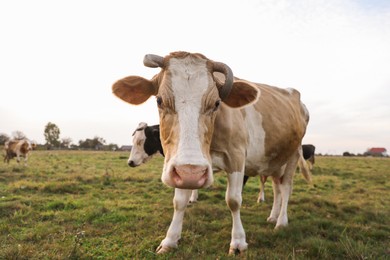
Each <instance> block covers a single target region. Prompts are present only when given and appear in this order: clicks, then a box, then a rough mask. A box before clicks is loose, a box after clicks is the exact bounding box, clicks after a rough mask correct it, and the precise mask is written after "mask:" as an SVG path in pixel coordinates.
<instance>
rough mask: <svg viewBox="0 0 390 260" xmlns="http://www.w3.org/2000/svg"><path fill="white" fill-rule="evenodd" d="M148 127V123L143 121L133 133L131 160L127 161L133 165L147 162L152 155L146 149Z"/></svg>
mask: <svg viewBox="0 0 390 260" xmlns="http://www.w3.org/2000/svg"><path fill="white" fill-rule="evenodd" d="M146 127H147V124H146V123H143V122H141V123H139V125H138V127H137V129H136V130H135V131H134V133H133V147H132V148H131V152H130V157H129V160H128V161H127V163H128V165H129V166H131V167H136V166H139V165H141V164H143V163H145V162H146V161H147V160H148V159H149V157H150V155H148V154H147V153H146V152H145V149H144V146H145V140H146V136H145V128H146Z"/></svg>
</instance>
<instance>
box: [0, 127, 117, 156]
mask: <svg viewBox="0 0 390 260" xmlns="http://www.w3.org/2000/svg"><path fill="white" fill-rule="evenodd" d="M43 134H44V136H45V140H46V143H45V144H37V149H47V150H51V149H72V150H110V151H113V150H114V151H115V150H118V145H117V144H113V143H110V144H106V140H104V139H103V138H101V137H98V136H95V137H94V138H92V139H90V138H87V139H85V140H79V142H78V144H74V143H72V142H73V140H72V139H71V138H70V137H64V138H60V134H61V131H60V128H59V127H58V126H57V125H56V124H54V123H51V122H49V123H47V125H46V126H45V129H44V133H43ZM11 139H18V140H22V139H27V137H26V135H25V134H24V133H23V132H21V131H15V132H13V133H12V136H11V137H10V136H8V135H7V134H4V133H0V145H4V144H5V142H7V141H8V140H11Z"/></svg>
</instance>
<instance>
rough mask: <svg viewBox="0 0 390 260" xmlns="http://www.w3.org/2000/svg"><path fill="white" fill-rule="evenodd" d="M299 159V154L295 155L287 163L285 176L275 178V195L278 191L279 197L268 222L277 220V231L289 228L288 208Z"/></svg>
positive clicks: (275, 201)
mask: <svg viewBox="0 0 390 260" xmlns="http://www.w3.org/2000/svg"><path fill="white" fill-rule="evenodd" d="M298 158H299V154H298V153H296V154H294V155H293V156H292V157H291V158H290V160H289V161H288V162H287V165H286V166H285V167H284V169H283V171H284V172H283V173H284V174H283V176H282V177H280V178H276V177H275V178H273V186H274V194H275V190H276V192H278V197H277V200H275V197H274V205H273V207H272V211H271V215H270V217H269V218H268V220H269V221H270V220H272V221H271V222H274V221H275V220H276V226H275V228H276V229H277V228H280V227H283V226H287V224H288V216H287V206H288V201H289V199H290V195H291V192H292V187H293V176H294V172H295V169H296V165H297V161H298ZM274 208H275V210H274Z"/></svg>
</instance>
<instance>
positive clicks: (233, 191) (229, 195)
mask: <svg viewBox="0 0 390 260" xmlns="http://www.w3.org/2000/svg"><path fill="white" fill-rule="evenodd" d="M243 178H244V174H243V173H241V172H233V173H231V174H228V186H227V190H226V196H225V199H226V203H227V205H228V207H229V209H230V212H231V214H232V219H233V228H232V240H231V242H230V248H229V254H236V253H242V252H244V251H245V250H246V249H247V248H248V244H247V243H246V238H245V231H244V227H243V226H242V222H241V216H240V208H241V203H242V194H241V192H242V186H243V185H242V184H243Z"/></svg>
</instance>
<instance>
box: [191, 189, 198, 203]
mask: <svg viewBox="0 0 390 260" xmlns="http://www.w3.org/2000/svg"><path fill="white" fill-rule="evenodd" d="M197 201H198V190H192V193H191V198H190V201H189V203H195V202H197Z"/></svg>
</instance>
